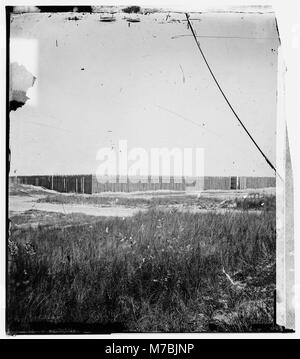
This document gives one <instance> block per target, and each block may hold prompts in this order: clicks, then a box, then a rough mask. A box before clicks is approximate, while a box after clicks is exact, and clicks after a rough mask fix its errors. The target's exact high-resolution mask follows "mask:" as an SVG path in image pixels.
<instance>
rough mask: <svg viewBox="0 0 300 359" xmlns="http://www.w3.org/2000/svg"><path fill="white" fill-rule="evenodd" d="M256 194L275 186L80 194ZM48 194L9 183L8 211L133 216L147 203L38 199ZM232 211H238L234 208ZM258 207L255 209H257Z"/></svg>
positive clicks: (221, 196)
mask: <svg viewBox="0 0 300 359" xmlns="http://www.w3.org/2000/svg"><path fill="white" fill-rule="evenodd" d="M254 192H255V193H256V194H263V193H264V194H275V188H266V189H257V190H235V191H234V190H230V191H216V190H215V191H202V192H199V193H195V192H176V191H157V192H131V193H124V192H121V193H116V192H104V193H101V194H93V195H80V196H84V197H91V196H99V197H101V196H105V197H112V198H118V197H119V198H120V197H123V198H124V197H126V198H136V199H137V198H143V199H151V198H152V197H157V196H159V197H161V198H162V197H164V196H165V197H168V198H170V197H172V196H173V195H174V196H177V197H178V196H183V197H188V196H194V197H197V198H199V199H201V198H203V199H205V198H218V199H221V200H230V199H234V198H237V197H245V196H247V195H249V193H254ZM49 194H53V195H55V194H58V192H56V191H50V190H46V189H44V188H42V187H38V186H28V185H11V186H10V195H9V205H8V208H9V214H10V215H14V214H18V213H24V212H26V211H30V210H35V211H43V212H55V213H62V214H72V213H81V214H85V215H88V216H101V217H103V216H105V217H111V216H113V217H128V216H133V215H134V214H136V213H137V212H139V211H146V210H147V207H145V206H141V205H140V206H136V207H132V206H131V207H127V206H120V205H119V206H118V205H102V206H99V205H91V204H61V203H47V202H37V201H38V200H39V199H40V198H43V197H45V196H47V195H49ZM62 195H64V196H69V195H74V194H73V193H65V194H62ZM159 208H160V209H163V210H171V209H177V210H179V211H183V212H185V211H191V212H193V213H205V212H208V211H213V212H217V213H224V212H226V211H228V210H231V209H230V208H214V209H205V208H199V207H197V206H188V207H186V206H184V205H182V204H178V205H177V204H176V205H167V206H159ZM235 212H238V211H237V210H235ZM257 212H258V211H256V213H257Z"/></svg>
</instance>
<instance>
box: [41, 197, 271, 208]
mask: <svg viewBox="0 0 300 359" xmlns="http://www.w3.org/2000/svg"><path fill="white" fill-rule="evenodd" d="M37 202H42V203H56V204H86V205H94V206H127V207H137V206H139V207H148V208H156V207H157V206H174V205H183V206H185V207H190V206H197V207H198V208H203V209H216V208H231V209H242V210H248V209H254V210H272V211H275V204H276V199H275V195H258V194H251V193H249V194H247V195H246V196H245V197H237V198H231V199H227V200H223V199H222V197H220V196H218V195H217V194H216V195H215V197H204V196H199V197H198V196H195V195H194V196H192V195H189V196H187V195H186V194H171V195H170V194H169V195H168V194H164V195H163V194H161V195H159V196H153V197H152V196H149V195H148V196H147V195H145V196H144V197H134V196H131V197H128V196H124V195H123V196H122V195H114V196H112V195H106V196H105V195H102V196H87V195H78V194H67V195H66V194H61V193H58V194H50V195H47V196H44V197H43V198H40V199H38V200H37Z"/></svg>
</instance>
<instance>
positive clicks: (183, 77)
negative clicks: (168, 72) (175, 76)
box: [179, 64, 185, 83]
mask: <svg viewBox="0 0 300 359" xmlns="http://www.w3.org/2000/svg"><path fill="white" fill-rule="evenodd" d="M179 66H180V68H181V72H182V81H183V83H185V76H184V72H183V68H182V66H181V65H180V64H179Z"/></svg>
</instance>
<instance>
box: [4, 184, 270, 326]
mask: <svg viewBox="0 0 300 359" xmlns="http://www.w3.org/2000/svg"><path fill="white" fill-rule="evenodd" d="M24 203H27V204H26V205H24ZM18 204H19V207H18ZM20 204H22V205H20ZM39 206H46V207H39ZM47 206H48V207H47ZM51 206H52V207H51ZM53 206H54V207H53ZM49 208H51V210H49ZM58 208H59V209H61V210H55V209H58ZM62 208H64V210H63V209H62ZM66 208H69V211H66ZM86 208H90V209H91V212H88V213H87V212H86ZM103 209H107V210H108V212H106V213H109V214H108V215H107V216H106V215H105V214H104V213H105V212H103ZM122 210H123V213H125V212H126V211H128V212H126V215H123V214H122ZM9 211H10V212H9V215H10V223H11V225H10V237H9V240H8V247H9V248H8V269H9V272H8V274H9V275H8V311H7V315H8V328H9V331H10V332H11V333H20V332H26V333H28V332H44V331H49V330H51V328H52V329H53V330H55V331H58V332H66V331H67V332H76V331H78V330H79V331H80V330H83V331H88V332H93V331H97V332H111V331H117V332H120V331H130V332H207V331H218V332H219V331H237V332H239V331H266V330H267V331H268V330H272V329H273V321H274V290H275V258H276V253H275V249H276V212H275V195H274V190H270V189H269V190H261V191H255V192H253V191H252V192H250V193H249V192H245V191H230V192H229V191H227V192H226V191H225V192H224V191H223V192H220V191H214V192H203V193H201V194H200V195H192V194H189V193H163V192H158V193H153V192H152V193H151V192H150V193H146V192H145V193H133V194H116V193H104V194H102V195H78V194H61V193H57V192H54V191H45V190H44V189H42V188H38V187H36V188H34V187H32V186H25V185H22V186H21V185H17V186H16V185H14V186H11V188H10V197H9ZM118 211H119V212H118ZM78 328H80V329H78ZM82 328H83V329H82Z"/></svg>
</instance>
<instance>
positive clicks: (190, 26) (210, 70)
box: [185, 13, 282, 180]
mask: <svg viewBox="0 0 300 359" xmlns="http://www.w3.org/2000/svg"><path fill="white" fill-rule="evenodd" d="M185 15H186V18H187V21H188V24H189V28H190V29H191V32H192V34H193V37H194V39H195V42H196V44H197V47H198V49H199V51H200V53H201V56H202V58H203V60H204V62H205V64H206V66H207V68H208V70H209V72H210V74H211V76H212V78H213V79H214V81H215V83H216V85H217V87H218V89H219V90H220V92H221V94H222V96H223V97H224V99H225V101H226V102H227V104H228V106H229V108H230V109H231V111H232V113H233V114H234V116H235V117H236V119H237V120H238V121H239V123H240V124H241V126H242V127H243V129H244V130H245V132H246V133H247V135H248V136H249V138H250V139H251V141H252V142H253V143H254V145H255V147H256V148H257V149H258V151H259V152H260V153H261V155H262V156H263V157H264V159H265V161H266V162H267V164H268V165H269V166H270V167H271V168H272V169H273V170H274V172H275V174H276V175H278V177H279V178H280V179H281V180H282V177H281V176H280V175H279V173H278V172H277V171H276V168H275V166H274V165H273V164H272V162H271V161H270V160H269V159H268V157H267V156H266V155H265V154H264V152H263V151H262V149H261V148H260V147H259V145H258V144H257V143H256V141H255V140H254V138H253V137H252V136H251V134H250V132H249V131H248V130H247V128H246V126H245V125H244V124H243V122H242V120H241V119H240V118H239V116H238V115H237V113H236V112H235V110H234V108H233V107H232V105H231V103H230V102H229V100H228V98H227V97H226V95H225V93H224V91H223V90H222V88H221V86H220V85H219V83H218V81H217V79H216V77H215V75H214V73H213V72H212V69H211V68H210V66H209V63H208V62H207V59H206V57H205V55H204V53H203V51H202V49H201V46H200V44H199V41H198V40H197V36H196V33H195V31H194V28H193V26H192V24H191V22H190V19H189V18H190V15H189V14H188V13H186V14H185Z"/></svg>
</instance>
